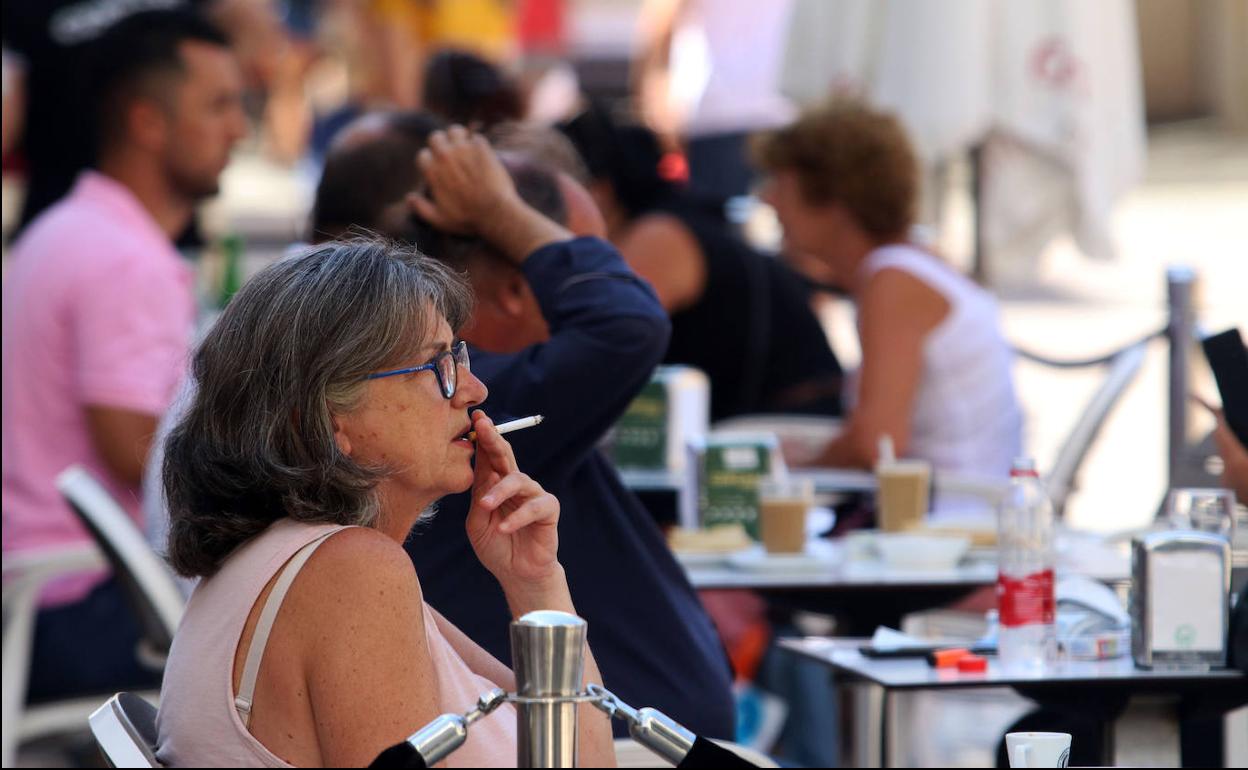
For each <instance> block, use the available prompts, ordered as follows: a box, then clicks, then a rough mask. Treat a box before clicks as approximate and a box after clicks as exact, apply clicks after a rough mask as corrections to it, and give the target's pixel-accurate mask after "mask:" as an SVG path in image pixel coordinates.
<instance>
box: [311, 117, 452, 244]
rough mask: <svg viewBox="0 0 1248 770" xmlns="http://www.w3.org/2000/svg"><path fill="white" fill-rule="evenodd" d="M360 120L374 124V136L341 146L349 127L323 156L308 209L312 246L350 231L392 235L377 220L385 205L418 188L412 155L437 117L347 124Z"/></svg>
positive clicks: (435, 126) (436, 126) (437, 122)
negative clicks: (312, 198) (370, 231)
mask: <svg viewBox="0 0 1248 770" xmlns="http://www.w3.org/2000/svg"><path fill="white" fill-rule="evenodd" d="M362 121H377V122H378V124H379V128H378V135H377V136H375V137H370V138H368V139H366V140H364V141H360V142H349V141H348V142H344V141H342V140H343V138H348V139H349V137H350V134H349V133H348V132H349V129H350V126H349V127H348V129H344V131H343V133H342V134H340V135H339V141H337V142H335V143H334V145H332V146H331V147H330V151H329V154H328V155H327V156H326V158H325V168H324V169H323V170H322V172H321V181H320V182H319V183H318V184H317V187H316V200H315V202H314V203H313V206H312V227H311V230H312V232H311V234H310V235H311V237H310V240H312V241H313V242H318V241H322V240H326V239H332V238H338V237H341V236H342V235H343V234H344V233H347V232H349V231H350V230H351V228H353V227H364V228H367V229H369V230H374V231H377V232H385V234H387V235H391V236H397V235H398V233H394V232H386V228H385V227H384V226H383V223H382V222H381V221H380V219H379V217H380V215H381V213H382V212H383V211H384V210H385V208H386V207H387V206H389V205H391V204H393V203H394V202H395V201H398V200H401V199H402V198H403V197H404V196H405V195H407V194H408V193H409V192H412V191H413V190H415V189H416V188H417V185H418V184H419V182H420V170H419V169H418V168H417V167H416V154H417V153H418V152H420V151H421V150H422V149H424V147H425V145H426V144H427V143H428V141H429V135H430V134H432V133H433V132H434V131H436V130H438V129H439V128H441V127H442V122H441V121H440V120H438V118H436V117H434V116H433V115H430V114H429V113H427V112H418V111H404V112H375V113H367V114H365V115H364V116H362V117H360V118H358V119H357V120H356V121H355V122H354V123H353V124H352V125H359V124H360V123H361V122H362Z"/></svg>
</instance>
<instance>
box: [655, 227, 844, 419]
mask: <svg viewBox="0 0 1248 770" xmlns="http://www.w3.org/2000/svg"><path fill="white" fill-rule="evenodd" d="M660 212H661V213H666V214H669V215H671V216H673V217H675V218H676V219H678V220H679V221H680V222H681V223H682V224H683V225H684V226H685V227H686V228H688V229H689V232H690V233H691V234H692V235H693V237H694V239H695V240H696V241H697V243H698V247H699V249H700V250H701V252H702V256H703V258H704V259H705V261H706V285H705V288H704V289H703V292H702V296H701V297H700V298H699V299H698V301H697V302H695V303H694V304H693V305H691V306H689V307H687V308H685V309H684V310H681V311H679V312H677V313H675V314H673V315H672V339H671V344H670V345H669V347H668V350H667V355H666V356H665V357H664V359H663V361H664V363H669V364H687V365H690V366H696V367H698V368H699V369H701V370H703V371H704V372H706V374H707V376H708V377H709V378H710V380H711V421H712V422H715V421H718V420H721V419H724V418H726V417H732V416H734V415H740V414H755V413H782V412H785V413H805V414H820V415H827V416H833V417H838V416H840V415H841V381H842V373H841V366H840V363H839V362H838V361H837V360H836V356H835V354H833V352H832V348H831V347H830V346H829V345H828V340H827V337H826V336H825V334H824V332H823V327H822V326H820V324H819V320H818V319H817V318H816V317H815V314H814V312H813V311H812V310H811V307H810V290H809V288H808V286H807V284H806V283H805V282H803V281H802V280H801V278H799V277H798V276H797V275H796V274H795V273H794V272H793V271H792V270H791V269H790V268H789V267H788V266H786V265H785V264H784V263H783V262H781V261H780V260H778V259H773V258H771V257H768V256H765V255H763V254H760V253H759V252H757V251H755V250H754V249H752V248H750V246H749V245H748V244H746V243H745V242H744V241H743V240H741V239H740V238H739V237H737V236H736V235H735V234H734V233H733V232H732V231H731V230H730V229H729V228H730V226H729V225H728V224H727V223H726V222H724V221H723V220H722V219H719V218H717V217H716V216H715V215H714V214H712V213H704V212H702V211H701V210H699V209H697V208H695V207H693V206H691V205H687V204H686V205H681V204H673V205H668V206H664V207H662V208H661V209H656V210H655V211H654V213H660Z"/></svg>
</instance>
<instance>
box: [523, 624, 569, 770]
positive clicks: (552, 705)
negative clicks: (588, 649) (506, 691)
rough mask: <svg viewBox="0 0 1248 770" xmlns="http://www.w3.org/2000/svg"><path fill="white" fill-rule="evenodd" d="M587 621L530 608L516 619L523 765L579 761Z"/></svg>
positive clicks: (552, 764)
mask: <svg viewBox="0 0 1248 770" xmlns="http://www.w3.org/2000/svg"><path fill="white" fill-rule="evenodd" d="M586 629H587V626H586V624H585V621H584V620H582V619H581V618H578V617H577V616H575V615H570V614H568V613H566V612H555V611H553V610H541V611H538V612H530V613H529V614H527V615H524V616H523V617H521V618H520V619H519V620H516V621H513V622H512V624H511V662H512V666H513V668H514V669H515V674H516V698H515V699H514V703H515V705H516V712H517V713H516V717H517V724H516V727H517V735H516V738H517V750H516V751H517V754H516V761H517V764H518V765H519V766H520V767H575V766H576V709H577V703H576V702H575V701H569V700H563V701H556V702H551V700H552V699H555V698H564V699H567V698H575V697H576V696H578V695H579V694H580V692H581V679H582V677H583V675H584V670H585V635H586Z"/></svg>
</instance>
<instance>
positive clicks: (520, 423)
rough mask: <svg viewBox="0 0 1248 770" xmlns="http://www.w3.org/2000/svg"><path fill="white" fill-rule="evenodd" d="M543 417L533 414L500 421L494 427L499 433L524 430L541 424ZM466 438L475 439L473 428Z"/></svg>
mask: <svg viewBox="0 0 1248 770" xmlns="http://www.w3.org/2000/svg"><path fill="white" fill-rule="evenodd" d="M545 419H546V418H545V417H543V416H542V415H540V414H535V415H532V416H530V417H521V418H520V419H519V420H510V421H508V422H505V423H502V424H501V425H497V426H495V428H494V429H495V430H497V431H498V432H499V434H504V433H511V432H512V431H513V430H524V429H525V428H532V427H533V426H534V425H541V424H542V420H545ZM468 440H469V441H476V440H477V432H476V431H475V430H474V431H469V433H468Z"/></svg>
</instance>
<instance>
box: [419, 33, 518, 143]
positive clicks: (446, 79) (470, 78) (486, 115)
mask: <svg viewBox="0 0 1248 770" xmlns="http://www.w3.org/2000/svg"><path fill="white" fill-rule="evenodd" d="M423 106H424V108H425V109H426V110H429V111H430V112H432V113H434V114H435V115H438V116H439V117H441V118H442V119H443V120H445V121H447V122H448V123H459V124H460V125H463V126H473V127H479V128H481V129H486V128H490V127H492V126H495V125H497V124H499V123H505V122H509V121H517V120H520V119H522V118H523V117H524V113H525V107H524V96H523V94H521V92H520V89H519V87H518V86H517V84H516V83H515V82H514V81H512V80H511V78H509V77H508V76H507V75H506V74H505V73H504V72H503V71H502V69H501V68H500V67H498V66H496V65H494V64H492V63H490V62H489V61H487V60H485V59H483V58H481V57H480V56H477V55H476V54H473V53H470V52H468V51H460V50H455V49H444V50H441V51H438V52H437V53H435V54H434V55H433V56H432V58H430V60H429V66H428V67H427V68H426V69H425V87H424V100H423Z"/></svg>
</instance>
